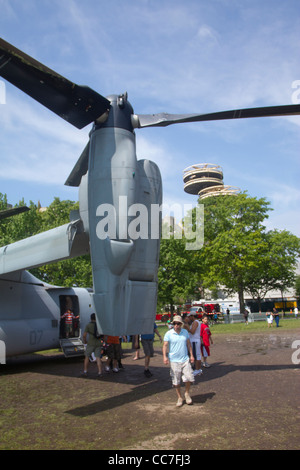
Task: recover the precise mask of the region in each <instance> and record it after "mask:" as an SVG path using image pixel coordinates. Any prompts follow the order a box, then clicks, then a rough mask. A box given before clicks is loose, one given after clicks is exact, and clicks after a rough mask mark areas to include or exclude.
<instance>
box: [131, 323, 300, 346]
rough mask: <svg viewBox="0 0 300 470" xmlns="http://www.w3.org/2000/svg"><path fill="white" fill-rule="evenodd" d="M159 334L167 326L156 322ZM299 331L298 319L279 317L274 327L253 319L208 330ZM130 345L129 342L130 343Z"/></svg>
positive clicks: (163, 332)
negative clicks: (252, 320)
mask: <svg viewBox="0 0 300 470" xmlns="http://www.w3.org/2000/svg"><path fill="white" fill-rule="evenodd" d="M157 326H158V329H159V332H160V335H161V336H162V337H163V335H164V334H165V333H166V332H167V331H168V327H167V326H165V325H164V324H163V323H160V324H159V323H157ZM297 329H299V331H300V319H297V320H296V319H295V318H284V319H282V318H280V321H279V327H278V328H277V327H276V324H275V321H274V322H273V326H272V327H271V328H268V324H267V322H266V321H263V320H262V321H255V322H252V323H248V325H246V324H245V323H229V324H226V323H217V324H213V325H210V331H211V333H212V334H213V335H219V334H220V335H222V334H231V335H233V334H239V333H250V332H256V333H266V332H273V333H278V332H279V331H283V330H297ZM155 342H156V343H159V338H158V337H157V336H155ZM130 345H131V343H130Z"/></svg>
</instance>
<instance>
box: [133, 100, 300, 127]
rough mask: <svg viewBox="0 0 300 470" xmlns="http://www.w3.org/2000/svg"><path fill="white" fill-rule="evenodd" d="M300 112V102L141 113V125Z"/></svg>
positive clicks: (161, 124) (284, 114) (289, 114)
mask: <svg viewBox="0 0 300 470" xmlns="http://www.w3.org/2000/svg"><path fill="white" fill-rule="evenodd" d="M297 114H300V104H288V105H283V106H268V107H262V108H245V109H233V110H231V111H220V112H217V113H208V114H166V113H160V114H139V115H138V118H139V126H138V127H140V128H142V127H155V126H157V127H165V126H169V125H170V124H178V123H183V122H197V121H219V120H224V119H241V118H254V117H268V116H292V115H297Z"/></svg>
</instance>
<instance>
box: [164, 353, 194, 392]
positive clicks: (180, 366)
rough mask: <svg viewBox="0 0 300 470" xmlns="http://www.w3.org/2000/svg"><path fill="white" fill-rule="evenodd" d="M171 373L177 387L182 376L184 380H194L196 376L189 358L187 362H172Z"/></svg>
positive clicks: (173, 382)
mask: <svg viewBox="0 0 300 470" xmlns="http://www.w3.org/2000/svg"><path fill="white" fill-rule="evenodd" d="M170 375H171V377H172V384H173V385H174V386H175V387H176V386H178V385H180V382H181V376H182V381H183V382H194V381H195V377H194V374H193V369H192V366H191V364H190V361H189V359H188V360H187V361H186V362H171V363H170Z"/></svg>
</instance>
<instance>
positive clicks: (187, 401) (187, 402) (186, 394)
mask: <svg viewBox="0 0 300 470" xmlns="http://www.w3.org/2000/svg"><path fill="white" fill-rule="evenodd" d="M184 397H185V402H186V404H187V405H191V404H192V403H193V400H192V399H191V397H190V395H189V394H188V393H187V392H185V394H184Z"/></svg>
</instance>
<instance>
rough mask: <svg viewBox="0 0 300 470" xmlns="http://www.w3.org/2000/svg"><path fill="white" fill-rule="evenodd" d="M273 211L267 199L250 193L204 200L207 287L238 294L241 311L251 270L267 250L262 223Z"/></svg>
mask: <svg viewBox="0 0 300 470" xmlns="http://www.w3.org/2000/svg"><path fill="white" fill-rule="evenodd" d="M269 210H270V208H269V202H267V201H266V199H265V198H261V199H257V198H255V197H250V196H248V195H247V193H246V192H244V193H241V194H239V195H236V196H227V195H226V196H218V197H210V198H207V199H205V200H204V222H205V225H204V233H205V235H204V240H205V242H204V248H203V262H204V264H205V274H204V285H205V286H206V287H208V288H215V287H216V286H223V287H224V286H225V288H227V290H228V292H229V293H232V292H236V293H238V296H239V303H240V311H241V312H244V309H245V302H244V291H245V290H246V288H247V280H248V279H249V275H248V273H249V270H252V272H253V270H254V269H255V267H256V266H257V260H258V259H259V256H260V253H261V252H262V251H263V250H264V249H266V241H265V239H264V236H263V233H264V230H265V227H264V226H263V225H262V222H263V221H264V220H265V219H266V218H267V217H268V214H267V212H268V211H269Z"/></svg>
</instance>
